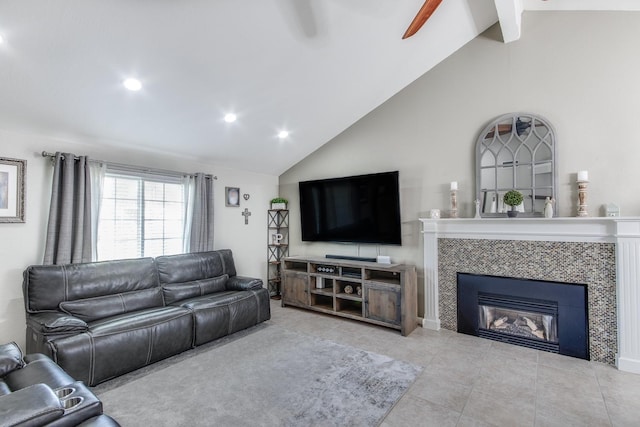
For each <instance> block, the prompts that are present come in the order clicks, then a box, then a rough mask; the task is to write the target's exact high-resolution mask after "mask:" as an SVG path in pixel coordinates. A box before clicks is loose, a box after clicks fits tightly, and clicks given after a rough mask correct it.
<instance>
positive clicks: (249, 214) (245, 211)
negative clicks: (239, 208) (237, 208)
mask: <svg viewBox="0 0 640 427" xmlns="http://www.w3.org/2000/svg"><path fill="white" fill-rule="evenodd" d="M241 215H242V216H243V217H244V223H245V225H247V224H249V217H250V216H251V212H249V209H247V208H244V212H242V214H241Z"/></svg>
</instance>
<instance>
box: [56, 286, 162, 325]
mask: <svg viewBox="0 0 640 427" xmlns="http://www.w3.org/2000/svg"><path fill="white" fill-rule="evenodd" d="M163 305H164V302H163V300H162V289H160V288H159V287H158V288H151V289H145V290H142V291H134V292H125V293H119V294H115V295H106V296H102V297H94V298H84V299H79V300H75V301H64V302H61V303H60V309H61V310H62V311H64V312H65V313H68V314H72V315H74V316H76V317H79V318H80V319H82V320H84V321H86V322H91V321H93V320H98V319H104V318H106V317H112V316H116V315H118V314H124V313H130V312H134V311H138V310H143V309H145V308H151V307H162V306H163Z"/></svg>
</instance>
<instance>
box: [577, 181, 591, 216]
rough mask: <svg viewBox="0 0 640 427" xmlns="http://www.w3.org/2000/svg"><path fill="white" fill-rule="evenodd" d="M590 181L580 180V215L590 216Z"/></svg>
mask: <svg viewBox="0 0 640 427" xmlns="http://www.w3.org/2000/svg"><path fill="white" fill-rule="evenodd" d="M588 184H589V181H578V216H589V212H587V186H588Z"/></svg>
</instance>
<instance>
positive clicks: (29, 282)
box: [23, 258, 158, 313]
mask: <svg viewBox="0 0 640 427" xmlns="http://www.w3.org/2000/svg"><path fill="white" fill-rule="evenodd" d="M157 287H158V272H157V270H156V265H155V262H154V260H153V258H139V259H125V260H116V261H102V262H89V263H80V264H67V265H32V266H30V267H28V268H27V269H26V270H25V271H24V282H23V293H24V297H25V303H26V308H27V312H28V313H35V312H39V311H47V310H48V311H56V310H58V306H59V304H60V303H61V302H63V301H75V300H79V299H85V298H93V297H99V296H104V295H114V294H119V293H126V292H132V291H139V290H143V289H150V288H157Z"/></svg>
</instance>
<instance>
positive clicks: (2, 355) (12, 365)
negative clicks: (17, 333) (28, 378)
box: [0, 342, 24, 377]
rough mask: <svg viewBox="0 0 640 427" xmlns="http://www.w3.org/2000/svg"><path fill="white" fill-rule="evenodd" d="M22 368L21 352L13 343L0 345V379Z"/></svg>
mask: <svg viewBox="0 0 640 427" xmlns="http://www.w3.org/2000/svg"><path fill="white" fill-rule="evenodd" d="M23 366H24V358H23V356H22V350H21V349H20V347H18V344H16V343H15V342H10V343H7V344H3V345H0V377H4V376H5V375H7V374H8V373H9V372H11V371H14V370H16V369H20V368H22V367H23Z"/></svg>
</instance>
